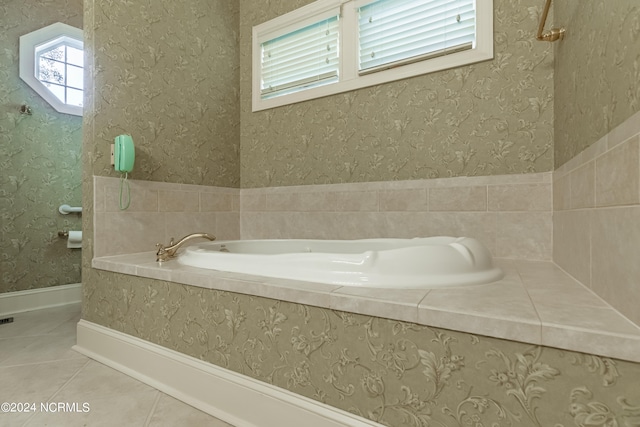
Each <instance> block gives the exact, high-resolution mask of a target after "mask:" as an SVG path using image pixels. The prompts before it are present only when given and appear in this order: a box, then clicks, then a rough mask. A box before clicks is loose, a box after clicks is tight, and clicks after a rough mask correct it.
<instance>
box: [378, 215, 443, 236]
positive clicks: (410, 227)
mask: <svg viewBox="0 0 640 427" xmlns="http://www.w3.org/2000/svg"><path fill="white" fill-rule="evenodd" d="M376 217H377V221H376V222H375V226H376V227H377V228H376V229H370V230H368V237H389V238H401V239H410V238H413V237H428V236H431V235H432V234H431V233H432V231H431V229H430V226H429V221H430V220H429V218H430V214H429V213H427V212H380V213H379V214H378V215H377V216H376ZM369 225H371V224H369Z"/></svg>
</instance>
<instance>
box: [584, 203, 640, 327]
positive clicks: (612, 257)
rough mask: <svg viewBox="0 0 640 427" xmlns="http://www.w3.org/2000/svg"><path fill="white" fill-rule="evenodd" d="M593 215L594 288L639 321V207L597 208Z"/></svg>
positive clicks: (592, 273) (638, 322)
mask: <svg viewBox="0 0 640 427" xmlns="http://www.w3.org/2000/svg"><path fill="white" fill-rule="evenodd" d="M592 215H593V218H592V233H593V235H592V260H593V261H592V262H593V264H592V266H591V269H592V270H591V281H592V283H591V289H593V290H594V291H595V292H596V293H597V294H598V295H600V296H601V297H602V298H604V299H605V300H606V301H607V302H609V303H610V304H611V305H612V306H613V307H614V308H616V309H617V310H619V311H620V312H621V313H622V314H624V315H625V316H627V317H628V318H629V319H631V320H632V321H633V322H635V323H636V324H640V310H638V301H640V262H638V260H639V258H638V257H639V254H640V250H639V248H640V207H639V206H634V207H623V208H611V209H597V210H594V211H593V214H592Z"/></svg>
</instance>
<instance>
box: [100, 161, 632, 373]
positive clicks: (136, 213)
mask: <svg viewBox="0 0 640 427" xmlns="http://www.w3.org/2000/svg"><path fill="white" fill-rule="evenodd" d="M505 182H508V183H505ZM118 186H119V183H118V180H116V179H113V178H100V177H96V178H95V195H96V203H95V206H96V213H95V230H96V236H97V238H96V246H99V245H100V244H101V243H100V242H101V241H102V240H105V237H108V234H104V233H106V232H108V231H109V230H113V229H114V228H117V227H118V226H120V227H121V228H122V229H123V230H127V232H126V233H122V234H119V237H118V238H120V239H122V240H121V241H117V242H114V241H113V240H112V242H111V243H110V244H109V245H110V246H109V247H107V248H105V249H101V250H100V251H98V250H97V251H96V252H97V253H100V255H98V256H97V257H96V258H94V260H93V267H95V268H98V269H103V270H108V271H114V272H119V273H125V274H131V275H136V276H142V277H149V278H155V279H161V280H166V281H169V282H176V283H184V284H189V285H193V286H201V287H205V288H209V289H219V290H226V291H232V292H239V293H244V294H249V295H256V296H263V297H267V298H274V299H278V300H283V301H290V302H297V303H301V304H308V305H313V306H319V307H326V308H331V309H336V310H344V311H348V312H354V313H360V314H367V315H372V316H379V317H385V318H390V319H397V320H403V321H408V322H415V323H419V324H424V325H430V326H438V327H443V328H448V329H454V330H459V331H464V332H470V333H477V334H482V335H487V336H492V337H497V338H504V339H511V340H517V341H524V342H529V343H532V344H542V345H548V346H555V347H560V348H569V349H572V350H576V351H584V352H588V353H593V354H601V355H608V356H611V357H617V358H621V359H628V360H636V361H640V356H639V355H640V330H639V329H638V328H637V327H636V326H635V325H634V324H632V323H631V322H629V321H628V320H627V319H625V318H624V317H622V316H620V314H619V313H618V312H617V311H616V310H614V309H612V308H611V307H610V306H608V305H607V303H605V302H603V301H602V300H601V299H600V298H598V297H596V296H595V295H593V293H591V292H590V291H589V290H588V289H586V288H585V287H584V286H582V285H581V284H579V283H578V282H577V281H575V280H574V279H572V278H570V277H569V276H568V275H566V274H565V273H563V272H562V271H561V270H560V269H558V268H557V267H555V266H554V265H553V264H552V263H550V262H548V260H550V258H551V211H550V210H551V199H552V194H551V193H552V191H551V173H543V174H529V175H514V176H511V175H510V176H500V177H496V176H493V177H477V178H451V179H435V180H418V181H399V182H380V183H360V184H333V185H319V186H300V187H278V188H260V189H242V190H238V189H228V188H215V187H213V188H212V187H200V186H195V185H180V184H168V183H153V182H135V183H132V196H131V197H132V202H131V208H130V209H129V210H128V211H125V212H120V211H118V208H117V206H118V203H117V196H118V191H119V190H118V188H119V187H118ZM234 219H235V221H236V222H235V223H234ZM238 219H239V222H240V224H239V225H238ZM200 230H202V231H211V230H215V231H214V234H216V233H217V235H218V236H219V238H220V239H237V238H238V237H237V236H238V235H239V236H240V237H241V238H243V239H256V238H326V239H335V238H343V239H352V238H368V237H415V236H429V235H446V234H451V235H466V236H471V237H475V238H478V239H479V240H480V241H482V242H483V243H485V244H486V245H487V246H488V247H489V249H490V250H491V252H492V253H493V254H494V255H495V256H496V257H497V258H499V259H500V263H501V265H502V266H503V267H504V269H505V271H506V273H507V274H506V277H505V278H504V279H503V280H502V281H500V282H498V283H496V284H492V285H483V286H476V287H461V288H452V289H440V290H392V291H388V290H372V289H365V288H360V289H354V288H342V287H338V286H331V285H322V284H316V283H306V282H296V281H291V280H279V279H266V278H260V277H257V276H249V275H238V274H233V273H223V272H216V271H203V270H200V269H194V268H190V267H184V266H180V265H178V264H177V263H176V262H169V263H165V264H164V265H162V266H158V265H157V263H155V257H154V253H153V252H151V250H152V249H153V248H154V245H155V243H156V242H157V241H158V240H159V241H168V239H169V238H170V237H171V236H174V237H180V236H182V235H183V234H188V233H191V232H194V231H200ZM106 240H109V239H106ZM128 241H131V242H134V244H133V245H131V244H128V243H127V242H128ZM137 252H140V253H137ZM105 255H112V256H105ZM508 258H511V259H508ZM521 260H523V261H521ZM524 260H526V261H524ZM534 260H537V262H536V261H534Z"/></svg>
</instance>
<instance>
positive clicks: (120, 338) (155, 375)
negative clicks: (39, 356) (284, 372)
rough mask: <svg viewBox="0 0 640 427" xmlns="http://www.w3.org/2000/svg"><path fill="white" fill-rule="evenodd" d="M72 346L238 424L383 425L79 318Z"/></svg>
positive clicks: (290, 426)
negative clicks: (76, 338) (74, 341)
mask: <svg viewBox="0 0 640 427" xmlns="http://www.w3.org/2000/svg"><path fill="white" fill-rule="evenodd" d="M77 342H78V343H77V345H76V346H74V347H73V348H74V350H76V351H78V352H80V353H82V354H84V355H85V356H88V357H90V358H92V359H95V360H97V361H98V362H101V363H103V364H105V365H107V366H110V367H112V368H114V369H116V370H118V371H120V372H123V373H125V374H127V375H129V376H131V377H133V378H136V379H137V380H139V381H142V382H143V383H145V384H148V385H150V386H151V387H154V388H156V389H158V390H160V391H162V392H164V393H166V394H168V395H170V396H173V397H175V398H176V399H179V400H181V401H183V402H185V403H187V404H189V405H191V406H193V407H196V408H198V409H200V410H201V411H204V412H206V413H208V414H210V415H213V416H214V417H216V418H219V419H221V420H223V421H225V422H228V423H229V424H232V425H234V426H236V427H271V426H278V427H300V426H305V427H345V426H348V427H382V426H381V424H378V423H375V422H373V421H370V420H367V419H365V418H362V417H359V416H357V415H354V414H351V413H349V412H346V411H343V410H340V409H337V408H334V407H332V406H329V405H326V404H323V403H320V402H317V401H315V400H312V399H309V398H306V397H304V396H301V395H298V394H295V393H292V392H289V391H287V390H284V389H282V388H279V387H275V386H272V385H269V384H267V383H264V382H262V381H257V380H255V379H253V378H250V377H248V376H246V375H242V374H238V373H236V372H233V371H230V370H228V369H224V368H221V367H218V366H215V365H212V364H210V363H207V362H204V361H202V360H199V359H196V358H194V357H191V356H187V355H185V354H182V353H178V352H176V351H173V350H170V349H167V348H165V347H162V346H159V345H157V344H153V343H150V342H148V341H144V340H141V339H139V338H136V337H133V336H131V335H127V334H124V333H122V332H118V331H114V330H112V329H109V328H105V327H104V326H100V325H97V324H95V323H91V322H88V321H86V320H81V321H80V322H78V341H77Z"/></svg>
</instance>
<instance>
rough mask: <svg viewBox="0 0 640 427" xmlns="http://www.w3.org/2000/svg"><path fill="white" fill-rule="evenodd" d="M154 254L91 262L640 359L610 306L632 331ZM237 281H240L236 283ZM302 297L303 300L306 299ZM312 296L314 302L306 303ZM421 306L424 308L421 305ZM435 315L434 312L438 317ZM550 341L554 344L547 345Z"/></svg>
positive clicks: (633, 336) (638, 345)
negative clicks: (431, 302) (518, 329)
mask: <svg viewBox="0 0 640 427" xmlns="http://www.w3.org/2000/svg"><path fill="white" fill-rule="evenodd" d="M154 258H155V253H154V252H141V253H136V254H126V255H112V256H105V257H99V258H94V259H93V260H92V267H93V268H95V269H98V270H104V271H111V272H115V273H122V274H127V275H132V276H137V277H145V278H151V279H159V280H165V281H168V282H174V283H180V284H185V285H190V286H196V287H202V288H206V289H215V290H223V291H228V292H236V293H241V294H246V295H254V296H259V297H264V298H271V299H274V292H275V293H277V294H278V296H277V297H276V299H282V300H284V301H289V302H294V303H301V304H307V305H315V306H318V307H323V308H328V309H333V310H340V311H347V312H352V313H355V314H363V315H369V316H376V314H375V312H377V310H378V309H379V308H380V307H383V306H386V307H388V308H389V309H388V310H384V311H385V315H384V316H380V315H377V316H378V317H386V318H391V319H395V320H401V321H408V322H412V323H416V324H421V325H425V326H434V327H441V328H446V326H442V323H443V322H439V321H438V317H440V316H443V320H446V319H451V318H452V316H460V318H461V320H463V318H465V319H467V320H469V319H470V320H471V321H470V322H469V325H468V326H466V325H462V326H461V325H460V324H459V322H456V323H458V325H456V327H455V328H449V329H452V330H455V331H459V332H466V333H471V334H474V333H477V332H476V327H475V326H474V324H473V323H474V322H476V321H482V320H483V319H484V320H488V321H489V320H490V321H491V322H493V323H494V324H500V323H504V324H505V325H504V328H496V330H495V331H493V332H486V331H485V332H484V333H482V335H485V336H489V337H493V338H498V339H506V340H514V341H520V342H524V343H529V344H535V345H540V343H542V345H548V346H549V347H556V348H561V349H563V350H569V351H576V352H585V349H589V353H590V354H594V355H597V356H603V357H611V358H615V359H622V360H628V361H632V362H640V327H638V326H637V325H635V324H634V323H632V322H631V321H630V320H629V319H627V318H626V317H624V316H623V315H622V314H620V313H618V312H617V311H616V310H615V309H613V308H611V307H610V308H611V310H612V311H613V312H615V313H616V315H617V316H618V317H619V318H616V320H617V321H618V322H617V323H619V324H625V323H626V324H627V326H628V327H629V330H631V331H633V332H634V333H631V332H629V330H628V331H626V332H620V331H616V330H614V328H613V327H612V328H611V329H609V330H608V329H607V328H606V327H600V328H597V329H596V328H589V327H584V326H577V325H563V324H558V322H554V321H552V320H548V319H546V320H545V319H541V318H540V316H539V315H538V319H537V321H532V319H531V318H529V317H527V316H521V317H517V316H514V317H505V316H504V315H502V314H498V313H493V314H492V313H491V312H490V311H487V312H484V313H482V314H480V313H478V309H477V307H475V308H474V307H472V306H469V309H468V311H467V310H465V307H462V308H461V307H457V308H455V309H446V308H444V307H443V308H439V309H436V310H431V311H430V315H431V316H432V317H431V318H430V319H427V320H424V319H423V317H422V316H419V310H420V304H421V302H422V299H423V298H424V297H425V295H422V296H420V295H419V294H417V295H416V298H415V304H414V303H413V302H410V301H394V300H392V299H390V298H384V297H377V298H376V297H372V296H370V295H366V294H365V295H357V294H348V293H341V290H343V289H344V287H341V286H336V285H329V284H321V283H313V286H311V287H309V286H308V283H309V282H302V281H296V280H286V279H274V278H269V277H261V276H252V275H247V274H236V273H228V272H222V271H216V270H204V269H199V268H194V267H186V266H183V265H180V264H178V263H177V262H174V263H172V262H169V263H164V264H162V265H159V264H158V263H157V262H155V261H153V260H154ZM523 263H524V264H523ZM527 263H530V265H529V269H527V272H528V273H529V274H530V272H531V271H530V268H531V266H540V265H541V264H544V266H545V267H546V270H548V269H552V270H553V269H555V272H554V273H555V274H556V275H558V274H560V275H561V276H566V277H564V279H566V278H570V279H573V278H571V276H569V275H567V274H566V273H565V272H564V271H562V270H561V269H560V268H558V267H557V266H556V265H555V264H554V263H552V262H549V261H531V262H529V261H522V260H518V261H516V262H514V263H513V265H512V266H511V268H514V269H516V270H518V271H520V268H521V267H522V266H523V265H526V264H527ZM174 273H175V274H174ZM225 281H226V282H228V281H233V282H235V284H236V286H237V288H236V287H234V288H233V289H229V286H225ZM502 281H504V282H505V285H507V284H508V285H509V286H514V284H513V278H512V277H511V278H507V279H503V280H502ZM502 281H501V282H502ZM561 282H562V281H560V280H558V286H562V284H561ZM498 283H500V282H496V284H498ZM578 283H579V282H578ZM239 284H240V286H238V285H239ZM256 285H258V286H256ZM520 285H521V286H523V287H524V289H525V290H526V289H527V285H526V284H525V282H523V281H522V280H520ZM358 289H365V288H358ZM578 289H579V290H577V292H590V291H589V290H588V289H587V288H585V287H584V286H582V285H580V287H579V288H578ZM376 290H377V291H378V292H379V289H378V288H376ZM429 291H430V290H428V289H426V290H425V294H427V293H429ZM574 291H576V290H574ZM333 295H335V296H339V299H340V300H342V301H343V302H344V300H345V299H352V300H353V304H350V308H349V309H347V310H345V308H344V303H342V304H340V305H339V306H336V300H335V298H331V296H333ZM301 300H305V301H304V302H302V301H301ZM309 300H311V301H313V302H312V303H309V302H307V301H309ZM363 303H364V304H363ZM530 303H531V307H532V308H533V309H534V310H535V312H536V313H539V310H538V308H540V307H539V306H540V303H538V304H537V305H536V304H535V303H534V302H533V301H530ZM399 305H405V306H406V308H407V309H409V310H412V309H413V307H415V310H414V312H413V313H402V314H398V315H393V314H391V315H390V314H389V312H390V311H392V310H393V308H395V309H397V308H398V306H399ZM367 306H369V307H367ZM423 308H426V307H424V306H423ZM378 313H379V312H378ZM433 316H435V318H434V317H433ZM463 323H464V322H463ZM514 324H516V325H520V326H523V327H531V326H535V327H536V328H537V330H539V331H541V335H542V336H540V334H539V333H536V334H529V335H526V334H520V335H518V339H514V338H513V336H512V335H513V334H512V333H505V332H504V331H507V330H509V328H510V327H512V326H513V325H514ZM549 327H551V328H553V329H554V330H555V332H554V333H555V334H556V336H555V339H549V340H548V339H546V337H545V330H546V329H548V328H549ZM558 330H559V331H561V332H562V333H563V334H564V336H565V337H566V338H567V339H566V340H558V339H557V331H558ZM549 338H554V337H549ZM603 340H604V342H606V341H608V340H612V341H615V342H617V343H619V342H620V340H623V341H624V343H623V344H624V347H625V348H621V349H620V348H619V346H603V345H602V344H603ZM549 342H551V343H553V344H545V343H549ZM556 343H557V344H556ZM630 347H631V348H632V351H629V348H630ZM593 349H595V351H593Z"/></svg>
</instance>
